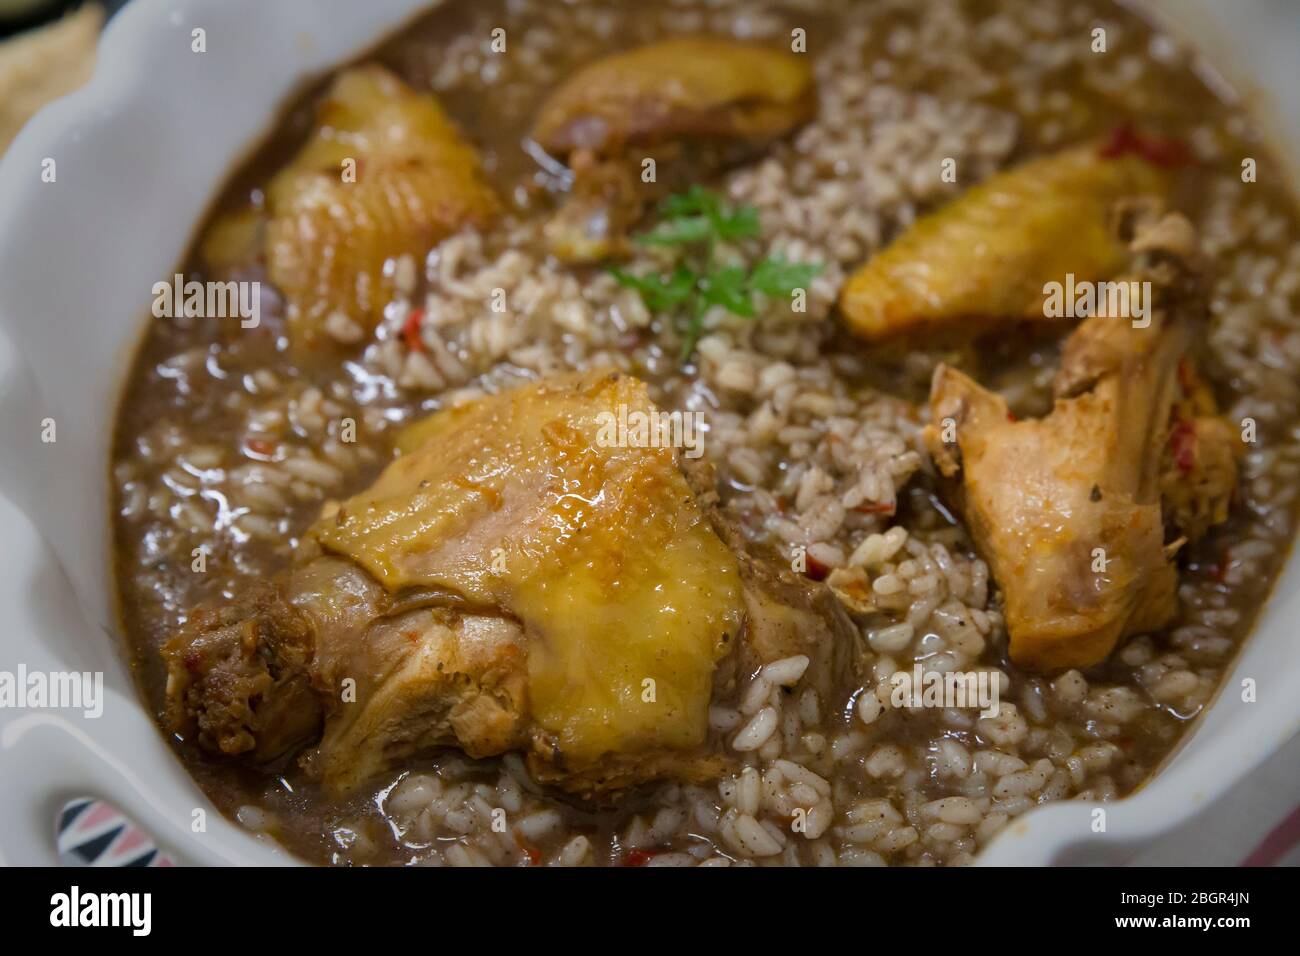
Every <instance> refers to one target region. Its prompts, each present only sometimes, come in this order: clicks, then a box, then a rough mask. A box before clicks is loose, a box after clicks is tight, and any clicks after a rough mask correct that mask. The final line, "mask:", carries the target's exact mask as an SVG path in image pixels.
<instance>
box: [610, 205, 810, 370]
mask: <svg viewBox="0 0 1300 956" xmlns="http://www.w3.org/2000/svg"><path fill="white" fill-rule="evenodd" d="M758 234H759V223H758V210H757V209H755V208H754V207H753V206H732V205H730V204H728V203H727V202H726V201H724V200H723V198H722V197H721V196H719V195H718V194H717V193H715V192H713V191H711V190H708V189H705V188H703V187H701V186H692V187H691V188H690V189H689V190H687V191H686V192H684V193H679V194H677V195H675V196H669V197H668V198H667V199H665V200H664V201H663V202H662V203H661V204H660V206H659V222H658V224H657V225H656V226H655V227H654V228H653V229H651V230H650V231H649V232H646V233H643V234H641V235H640V236H637V239H636V241H637V242H639V243H641V244H642V245H647V246H682V247H686V249H687V262H688V263H690V264H683V265H679V266H677V268H676V269H674V270H673V272H672V273H671V274H670V275H666V276H665V275H644V276H637V275H632V274H630V273H627V272H624V271H623V270H621V269H610V270H609V271H610V274H611V275H613V276H614V278H615V279H617V280H618V281H619V282H620V283H621V284H622V285H624V286H627V287H628V288H630V289H636V290H637V292H639V293H641V298H642V299H643V300H644V301H645V304H646V306H647V307H649V308H650V309H651V310H652V311H655V312H675V313H677V315H678V318H679V321H680V325H681V330H682V334H683V336H684V342H683V343H682V361H686V360H687V359H688V358H690V356H691V353H692V352H694V351H695V346H696V343H698V342H699V340H700V336H701V335H702V334H703V332H704V316H705V314H706V313H707V312H708V311H709V309H710V308H712V307H713V306H715V305H718V306H722V307H723V308H724V309H726V310H727V311H728V312H730V313H732V314H733V315H738V316H740V317H741V318H746V319H752V318H754V317H755V316H757V314H758V312H757V309H756V308H755V306H754V295H755V293H759V294H762V295H765V296H768V297H771V298H777V297H779V296H788V295H791V294H792V293H793V292H794V291H795V290H796V289H801V288H804V287H806V286H807V285H808V283H809V282H811V281H812V280H813V278H815V277H816V276H817V275H818V274H819V273H820V272H821V271H822V267H821V264H820V263H800V262H786V261H785V260H784V259H779V258H772V257H769V258H766V259H763V260H762V261H760V262H759V263H758V264H757V265H755V266H754V268H753V269H752V270H749V269H745V268H742V267H740V266H719V265H717V263H716V262H715V260H714V247H715V246H716V244H717V243H719V242H731V241H734V240H737V239H750V238H753V237H755V236H757V235H758Z"/></svg>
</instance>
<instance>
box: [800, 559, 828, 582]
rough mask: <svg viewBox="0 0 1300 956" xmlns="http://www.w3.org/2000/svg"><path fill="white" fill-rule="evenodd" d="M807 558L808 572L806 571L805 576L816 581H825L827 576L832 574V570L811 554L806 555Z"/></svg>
mask: <svg viewBox="0 0 1300 956" xmlns="http://www.w3.org/2000/svg"><path fill="white" fill-rule="evenodd" d="M805 557H806V560H807V565H808V570H806V571H805V572H804V574H805V575H806V576H808V577H810V578H812V579H813V580H814V581H825V580H826V575H828V574H830V573H831V569H830V568H828V567H827V566H826V565H824V564H822V563H821V562H820V561H818V560H817V559H816V558H814V557H813V556H812V555H811V554H809V555H806V556H805Z"/></svg>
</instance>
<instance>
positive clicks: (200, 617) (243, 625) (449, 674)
mask: <svg viewBox="0 0 1300 956" xmlns="http://www.w3.org/2000/svg"><path fill="white" fill-rule="evenodd" d="M620 403H623V404H627V405H629V406H631V407H632V408H633V409H645V410H650V409H653V406H652V405H650V403H649V401H648V399H647V398H646V397H645V390H644V386H642V385H641V384H640V383H639V382H637V381H636V380H635V379H632V378H630V377H629V376H626V375H619V374H617V373H599V374H593V375H587V376H575V375H568V376H561V377H559V378H557V379H554V380H551V381H549V382H544V383H541V384H538V385H534V386H524V387H522V388H520V389H516V390H515V391H513V392H510V393H505V394H503V395H501V396H496V397H493V398H489V399H484V400H481V401H480V402H477V403H473V404H471V405H469V406H466V407H464V408H461V409H453V410H450V411H447V412H443V413H439V414H438V415H435V416H433V417H432V418H430V419H427V420H425V421H424V422H421V423H418V424H417V425H415V426H413V427H412V429H411V430H410V431H409V432H408V433H407V434H406V435H405V436H403V439H402V440H401V442H399V444H402V445H404V446H405V453H404V454H403V455H402V457H400V458H398V459H397V460H396V461H395V462H394V463H393V465H391V466H389V468H388V469H387V470H386V471H385V472H384V474H383V475H381V476H380V478H379V479H378V480H377V481H376V482H375V483H374V484H373V485H372V486H371V488H370V489H367V490H366V491H364V492H362V493H361V494H359V495H357V496H356V497H354V498H353V499H351V500H350V501H348V502H345V503H343V504H342V505H341V506H339V507H338V508H337V509H336V510H333V511H330V512H328V513H327V514H326V515H325V516H323V517H322V519H321V521H319V522H318V523H317V525H316V526H315V527H314V528H313V529H312V530H311V531H310V532H309V533H308V536H307V538H306V540H305V542H304V544H303V545H302V546H301V548H300V551H299V554H298V556H297V561H296V563H295V565H294V567H292V568H291V569H289V570H288V571H286V572H285V573H284V574H282V575H281V576H280V577H279V578H277V579H275V580H274V581H272V582H270V583H268V584H267V585H266V586H265V587H264V588H263V589H262V590H261V591H259V592H258V593H256V594H253V595H250V596H249V597H247V598H246V599H245V600H244V601H243V602H241V603H240V605H239V606H237V607H234V608H227V609H223V610H216V611H214V610H205V609H201V610H199V611H196V612H195V613H194V614H193V615H192V617H191V620H190V622H189V623H188V624H187V625H186V626H185V627H184V628H183V629H182V631H181V632H180V633H178V634H177V635H176V637H175V638H173V639H172V641H170V642H169V643H168V645H167V646H166V647H165V649H164V656H165V657H166V659H167V663H168V671H169V683H168V694H167V696H168V717H169V722H170V724H171V725H172V727H173V728H174V729H175V730H176V731H177V732H179V733H181V734H182V735H185V736H187V737H192V738H193V739H194V740H195V742H197V743H198V745H199V746H201V747H203V748H204V749H207V750H210V751H215V752H218V753H222V754H227V755H244V756H246V757H248V758H250V759H252V760H253V761H255V762H259V763H267V762H274V761H276V760H278V759H281V758H283V757H285V756H287V755H290V754H293V753H295V752H299V751H301V752H302V756H301V762H302V763H303V765H304V766H306V767H307V768H308V770H309V771H310V773H311V774H312V775H313V776H314V777H315V778H317V779H319V780H321V781H322V782H323V783H324V784H325V785H326V786H328V787H330V788H331V789H334V790H336V791H347V790H351V789H352V788H354V787H355V786H356V785H358V784H359V783H361V782H362V781H364V780H365V779H367V778H369V777H371V776H373V775H374V774H376V773H379V772H381V771H383V770H385V769H387V768H389V767H392V766H395V765H398V764H399V763H400V762H402V761H403V760H406V759H407V758H410V757H411V756H413V755H415V754H417V753H420V752H424V751H428V750H430V749H431V748H434V747H438V746H455V747H458V748H459V749H461V750H463V751H464V752H465V753H467V754H468V755H470V756H471V757H486V756H490V755H494V754H500V753H504V752H506V751H510V750H519V751H524V752H526V753H527V755H528V760H529V763H530V767H531V768H532V770H533V772H534V774H535V775H536V776H537V777H538V779H540V780H542V781H544V782H548V783H554V784H556V785H558V786H560V787H562V788H563V789H566V790H568V791H570V792H574V793H578V794H583V795H591V796H602V797H603V796H608V795H609V794H611V793H613V792H617V791H620V790H623V789H626V788H627V787H630V786H633V785H636V784H638V783H641V782H644V781H646V780H650V779H655V778H658V777H663V776H671V777H674V778H677V779H683V780H703V779H707V778H712V777H716V776H717V774H718V773H719V772H720V771H721V770H722V769H723V760H722V758H721V757H720V756H718V755H717V754H716V753H714V752H713V751H712V750H711V749H710V748H709V747H708V746H707V728H706V723H705V715H706V711H707V708H708V704H709V702H710V700H711V699H712V698H713V695H714V693H715V692H716V691H719V690H723V689H725V688H726V687H728V686H730V685H731V684H733V683H734V682H735V680H736V679H737V677H738V676H739V675H742V674H744V673H749V672H752V671H753V670H755V669H757V667H759V666H761V665H762V664H763V663H766V662H768V661H770V660H772V659H775V658H777V657H784V656H790V655H791V654H798V653H803V654H807V655H808V656H809V658H810V672H809V679H810V680H813V681H815V682H817V683H819V684H820V685H821V686H823V687H829V686H830V685H831V683H833V682H834V681H835V679H836V678H837V676H838V675H841V674H842V673H843V671H844V668H845V664H846V662H847V661H848V660H849V657H850V650H851V648H852V646H853V641H854V640H855V631H854V629H853V627H852V624H851V623H850V622H849V621H848V620H847V618H846V617H845V616H844V614H843V612H842V611H840V609H839V608H838V605H836V604H835V602H834V601H833V599H830V597H829V594H828V593H825V589H824V588H823V587H822V586H821V585H814V584H812V583H811V582H807V581H803V580H800V579H798V578H796V576H794V575H793V574H790V573H788V572H780V571H777V570H774V569H771V568H768V567H767V566H766V565H765V564H764V563H763V562H761V561H760V560H758V559H757V558H755V557H753V556H752V555H750V554H749V553H748V550H747V548H746V546H745V544H744V542H743V541H742V540H741V538H740V536H739V534H738V532H736V531H735V530H734V529H732V528H731V527H730V526H729V525H728V524H727V523H726V522H725V521H724V520H723V519H722V518H721V516H720V515H719V513H718V511H717V508H716V507H715V501H716V495H715V493H714V490H713V478H712V475H711V472H710V471H709V469H708V468H707V466H703V465H700V464H698V463H689V464H688V463H686V462H685V461H684V460H680V459H679V456H678V455H677V453H676V452H675V451H674V450H673V449H671V448H619V447H614V448H606V447H602V446H601V445H600V444H599V442H597V441H593V435H592V433H591V432H590V426H591V425H592V423H593V422H594V421H595V420H596V417H597V416H598V414H599V412H601V411H604V410H606V409H610V408H615V407H617V406H618V405H619V404H620ZM819 592H820V593H819ZM647 679H650V680H651V682H652V683H651V684H649V685H647V683H646V681H647ZM647 687H652V688H653V694H652V695H651V697H650V699H647V697H646V689H647ZM304 748H307V749H305V750H304Z"/></svg>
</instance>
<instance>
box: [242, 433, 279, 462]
mask: <svg viewBox="0 0 1300 956" xmlns="http://www.w3.org/2000/svg"><path fill="white" fill-rule="evenodd" d="M244 447H245V448H247V449H248V450H249V451H250V452H252V453H253V454H254V455H256V456H257V457H258V458H265V459H270V458H274V457H275V442H272V441H267V440H266V439H265V438H249V439H247V440H246V441H245V442H244Z"/></svg>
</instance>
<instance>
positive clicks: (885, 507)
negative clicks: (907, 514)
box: [853, 501, 898, 515]
mask: <svg viewBox="0 0 1300 956" xmlns="http://www.w3.org/2000/svg"><path fill="white" fill-rule="evenodd" d="M897 507H898V505H897V503H896V502H893V501H864V502H863V503H862V504H860V505H858V506H857V507H856V508H854V509H853V510H854V511H857V512H859V513H861V514H864V515H892V514H893V513H894V511H895V509H896V508H897Z"/></svg>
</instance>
